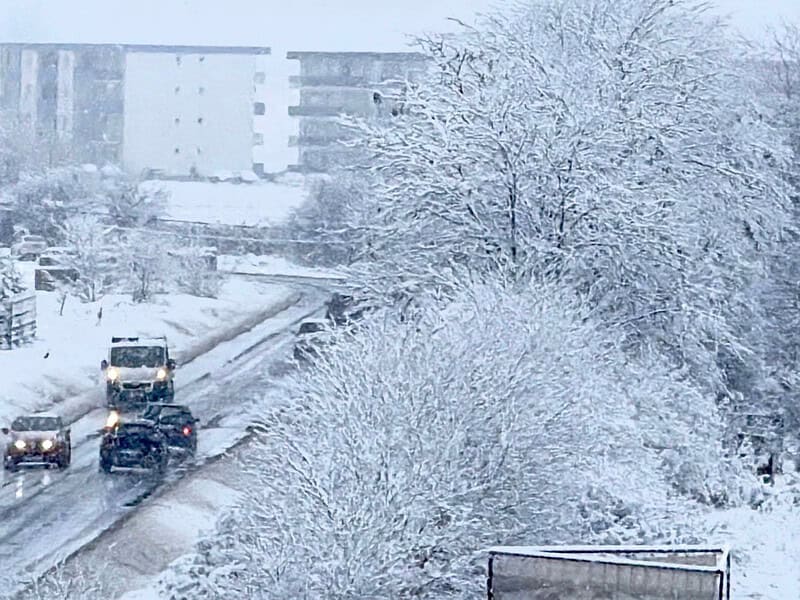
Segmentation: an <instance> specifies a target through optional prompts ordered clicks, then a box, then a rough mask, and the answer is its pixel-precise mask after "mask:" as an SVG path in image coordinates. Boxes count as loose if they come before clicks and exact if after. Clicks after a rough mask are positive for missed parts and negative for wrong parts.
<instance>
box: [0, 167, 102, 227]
mask: <svg viewBox="0 0 800 600" xmlns="http://www.w3.org/2000/svg"><path fill="white" fill-rule="evenodd" d="M8 195H9V197H10V198H11V200H12V207H13V216H14V221H15V224H17V225H21V226H23V227H25V228H26V229H27V230H28V231H30V232H31V233H37V234H40V235H43V236H44V237H45V238H47V239H48V240H49V241H50V242H51V243H58V242H59V241H60V233H61V231H60V227H61V225H62V224H63V223H64V221H66V219H67V218H68V217H70V216H72V215H75V214H81V213H88V212H92V211H94V210H96V198H95V193H94V190H93V189H92V186H91V185H90V184H89V183H88V182H87V180H86V179H85V174H84V172H83V171H82V170H81V169H80V168H77V167H58V168H54V169H47V170H44V171H35V172H23V173H21V174H20V175H19V181H18V182H17V183H16V184H15V185H13V186H11V187H10V188H9V190H8Z"/></svg>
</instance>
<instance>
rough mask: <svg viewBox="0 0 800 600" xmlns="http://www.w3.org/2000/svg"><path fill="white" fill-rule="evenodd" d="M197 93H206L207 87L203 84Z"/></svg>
mask: <svg viewBox="0 0 800 600" xmlns="http://www.w3.org/2000/svg"><path fill="white" fill-rule="evenodd" d="M197 93H198V94H200V95H201V96H202V95H203V94H205V93H206V88H204V87H203V86H202V85H201V86H200V87H199V88H197Z"/></svg>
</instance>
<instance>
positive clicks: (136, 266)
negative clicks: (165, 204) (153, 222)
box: [120, 229, 175, 302]
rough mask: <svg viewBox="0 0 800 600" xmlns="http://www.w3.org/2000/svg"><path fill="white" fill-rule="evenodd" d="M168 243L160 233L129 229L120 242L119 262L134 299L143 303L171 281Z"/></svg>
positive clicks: (171, 263)
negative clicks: (124, 270)
mask: <svg viewBox="0 0 800 600" xmlns="http://www.w3.org/2000/svg"><path fill="white" fill-rule="evenodd" d="M170 247H171V246H170V244H169V243H168V241H167V240H166V239H165V237H164V236H163V235H162V234H161V232H148V231H146V230H143V229H142V230H136V231H131V232H130V233H129V234H127V235H126V236H125V237H124V240H123V241H122V250H121V257H120V258H121V262H122V263H123V264H124V265H126V267H127V276H128V285H129V287H130V292H131V297H132V299H133V300H134V302H147V301H149V300H151V299H152V297H153V295H155V294H156V293H158V292H161V291H163V290H164V289H166V288H167V287H168V285H169V284H170V283H171V282H172V281H174V277H175V269H174V261H172V260H170V259H169V256H168V254H167V252H168V251H169V249H170Z"/></svg>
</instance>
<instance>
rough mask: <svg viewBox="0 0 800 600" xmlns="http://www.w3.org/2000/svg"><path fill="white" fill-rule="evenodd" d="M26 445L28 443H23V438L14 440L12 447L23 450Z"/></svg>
mask: <svg viewBox="0 0 800 600" xmlns="http://www.w3.org/2000/svg"><path fill="white" fill-rule="evenodd" d="M27 445H28V444H26V443H25V440H17V441H16V442H14V448H16V449H17V450H25V446H27Z"/></svg>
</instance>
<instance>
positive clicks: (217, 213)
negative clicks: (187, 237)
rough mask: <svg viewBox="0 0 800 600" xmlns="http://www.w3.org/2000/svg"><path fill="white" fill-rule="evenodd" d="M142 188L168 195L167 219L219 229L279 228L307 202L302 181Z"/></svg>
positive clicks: (169, 183) (175, 183)
mask: <svg viewBox="0 0 800 600" xmlns="http://www.w3.org/2000/svg"><path fill="white" fill-rule="evenodd" d="M142 188H143V189H145V190H146V189H162V190H164V191H165V192H167V193H168V194H169V198H168V200H167V209H166V215H165V218H166V219H173V220H176V221H191V222H195V223H209V224H219V225H246V226H253V227H255V226H262V227H268V226H274V225H278V224H280V223H282V222H283V221H285V220H286V219H287V218H288V217H289V215H290V214H291V212H292V211H293V210H294V209H296V208H298V207H299V206H300V205H301V204H303V203H304V202H305V201H306V199H307V198H308V189H307V187H306V185H305V180H304V179H302V178H283V179H282V180H281V181H279V182H271V181H258V182H255V183H249V184H245V183H241V184H235V183H211V182H206V181H146V182H144V183H143V184H142Z"/></svg>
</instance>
